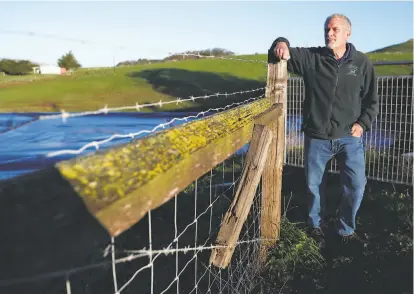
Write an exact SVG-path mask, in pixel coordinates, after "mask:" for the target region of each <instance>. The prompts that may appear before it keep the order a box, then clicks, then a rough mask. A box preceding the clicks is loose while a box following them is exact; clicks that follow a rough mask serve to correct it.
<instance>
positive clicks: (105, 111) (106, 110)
mask: <svg viewBox="0 0 414 294" xmlns="http://www.w3.org/2000/svg"><path fill="white" fill-rule="evenodd" d="M264 89H265V88H264V87H262V88H257V89H251V90H244V91H237V92H232V93H215V94H211V95H202V96H190V98H185V99H182V98H177V99H175V100H172V101H166V102H164V101H162V100H160V101H159V102H156V103H146V104H141V105H140V104H138V103H136V104H135V105H131V106H120V107H108V106H107V105H105V107H104V108H101V109H98V110H93V111H84V112H73V113H68V112H66V111H64V110H62V113H61V114H53V115H41V116H39V119H40V120H45V119H58V118H62V120H63V121H65V120H66V119H68V118H71V117H81V116H87V115H97V114H108V113H110V112H115V111H124V110H136V111H140V110H141V109H143V108H147V107H153V106H158V107H162V106H163V105H168V104H174V103H175V104H177V105H178V104H179V103H183V102H187V101H195V100H198V99H208V98H212V97H219V96H225V97H226V98H227V97H228V96H233V95H239V94H247V93H254V92H258V91H260V90H264Z"/></svg>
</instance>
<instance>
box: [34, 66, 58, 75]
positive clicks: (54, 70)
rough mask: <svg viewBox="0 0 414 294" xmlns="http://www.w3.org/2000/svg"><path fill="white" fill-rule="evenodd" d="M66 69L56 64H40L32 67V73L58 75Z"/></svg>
mask: <svg viewBox="0 0 414 294" xmlns="http://www.w3.org/2000/svg"><path fill="white" fill-rule="evenodd" d="M65 71H66V70H65V69H64V68H61V67H59V66H56V65H40V66H37V67H33V73H35V74H41V75H60V74H63V73H64V72H65Z"/></svg>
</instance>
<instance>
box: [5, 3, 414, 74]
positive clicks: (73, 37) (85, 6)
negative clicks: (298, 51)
mask: <svg viewBox="0 0 414 294" xmlns="http://www.w3.org/2000/svg"><path fill="white" fill-rule="evenodd" d="M332 13H342V14H345V15H346V16H348V18H350V20H351V22H352V35H351V38H350V40H349V42H351V43H353V44H354V45H355V47H356V48H357V49H358V50H360V51H362V52H369V51H372V50H375V49H379V48H382V47H385V46H388V45H392V44H396V43H401V42H405V41H407V40H409V39H411V38H413V2H412V1H404V2H396V1H392V2H391V1H390V2H385V1H364V2H356V1H347V2H339V1H329V2H328V1H263V2H260V1H202V2H201V1H151V2H149V1H148V2H145V1H125V2H120V1H91V2H86V1H66V2H63V1H53V2H52V1H45V2H35V1H27V2H19V1H13V2H2V1H0V58H13V59H29V60H32V61H34V62H38V63H41V64H53V65H56V64H57V59H58V58H59V57H60V56H62V55H63V54H65V53H67V52H69V50H72V52H73V54H74V55H75V57H76V58H77V59H78V61H79V62H80V63H81V65H82V66H83V67H105V66H113V65H114V64H116V63H118V62H121V61H125V60H137V59H139V58H153V59H158V58H164V57H166V56H168V55H169V54H172V53H179V52H184V51H188V50H203V49H209V48H215V47H218V48H224V49H226V50H230V51H233V52H235V53H236V54H254V53H256V52H257V53H266V52H267V49H268V48H269V47H270V45H271V43H272V42H273V40H274V39H276V38H277V37H279V36H283V37H285V38H287V39H288V40H289V41H290V43H291V45H292V46H323V42H324V40H323V24H324V21H325V19H326V17H327V16H328V15H330V14H332Z"/></svg>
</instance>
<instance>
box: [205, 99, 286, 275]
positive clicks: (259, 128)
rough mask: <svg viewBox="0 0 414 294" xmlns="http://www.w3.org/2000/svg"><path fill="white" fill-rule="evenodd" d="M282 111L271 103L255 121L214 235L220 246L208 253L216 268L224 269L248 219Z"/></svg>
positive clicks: (278, 106) (279, 106)
mask: <svg viewBox="0 0 414 294" xmlns="http://www.w3.org/2000/svg"><path fill="white" fill-rule="evenodd" d="M281 114H282V107H281V105H273V106H272V107H271V108H270V109H269V110H268V111H266V112H264V113H263V114H262V115H260V116H259V117H258V118H257V119H256V120H255V125H254V129H253V136H252V140H251V142H250V146H249V151H248V153H247V157H246V163H245V165H244V167H243V173H242V176H241V178H240V183H239V186H238V187H237V192H236V194H235V196H234V199H233V202H232V204H231V205H230V207H229V209H228V210H227V213H226V215H225V216H224V218H223V222H222V224H221V228H220V231H219V233H218V236H217V240H216V245H218V246H219V247H218V248H214V249H213V250H212V252H211V256H210V263H211V264H213V265H215V266H217V267H220V268H226V267H227V266H228V264H229V263H230V260H231V257H232V256H233V252H234V250H235V247H236V243H237V240H238V238H239V235H240V232H241V230H242V226H243V224H244V222H245V221H246V219H247V216H248V214H249V211H250V208H251V206H252V203H253V200H254V196H255V195H256V190H257V186H258V184H259V182H260V177H261V176H262V172H263V169H264V167H265V166H266V160H267V157H268V155H269V146H270V144H271V142H272V139H273V132H272V130H271V129H270V128H269V125H271V123H272V122H273V121H275V120H276V119H277V118H278V117H279V116H281ZM220 246H223V247H220Z"/></svg>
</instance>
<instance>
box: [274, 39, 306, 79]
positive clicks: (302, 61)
mask: <svg viewBox="0 0 414 294" xmlns="http://www.w3.org/2000/svg"><path fill="white" fill-rule="evenodd" d="M278 43H286V45H287V48H288V50H289V56H290V59H289V60H288V64H287V66H288V68H287V69H288V71H289V72H293V73H295V74H298V75H301V76H303V75H304V74H305V71H306V69H307V68H308V67H309V64H310V59H311V49H309V48H299V47H290V43H289V41H288V40H287V39H286V38H283V37H279V38H277V39H276V40H274V41H273V43H272V46H271V47H270V49H269V50H268V62H269V63H272V62H276V60H277V54H276V52H275V48H276V46H277V45H278Z"/></svg>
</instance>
